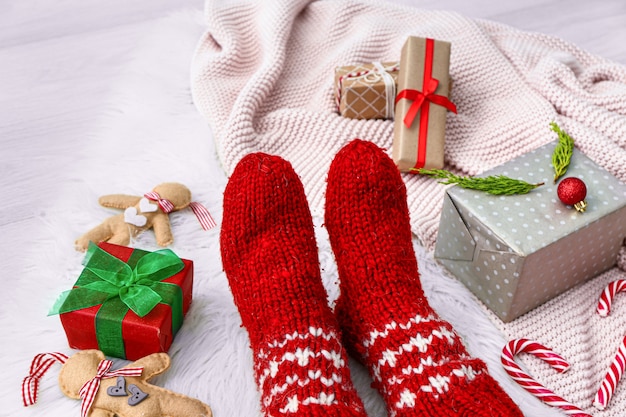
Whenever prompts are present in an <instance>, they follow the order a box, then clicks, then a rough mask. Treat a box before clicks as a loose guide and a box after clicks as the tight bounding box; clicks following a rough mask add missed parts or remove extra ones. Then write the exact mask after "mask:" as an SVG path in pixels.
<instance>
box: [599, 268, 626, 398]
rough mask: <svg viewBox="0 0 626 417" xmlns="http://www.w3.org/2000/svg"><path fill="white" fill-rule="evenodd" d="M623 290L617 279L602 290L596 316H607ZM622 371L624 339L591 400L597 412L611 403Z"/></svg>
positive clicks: (625, 285) (623, 283)
mask: <svg viewBox="0 0 626 417" xmlns="http://www.w3.org/2000/svg"><path fill="white" fill-rule="evenodd" d="M625 290H626V280H623V279H618V280H615V281H613V282H611V283H609V285H607V286H606V288H604V291H602V294H601V295H600V299H599V300H598V307H597V308H596V311H597V312H598V314H599V315H600V316H602V317H606V316H608V315H609V313H610V312H611V305H612V304H613V299H614V298H615V296H616V295H617V294H619V293H620V292H623V291H625ZM624 369H626V337H624V339H623V340H622V343H621V345H620V346H619V348H618V350H617V353H616V354H615V357H614V358H613V362H611V366H610V367H609V370H608V371H607V373H606V375H605V376H604V379H603V380H602V384H601V385H600V388H599V389H598V392H597V393H596V396H595V399H594V400H593V405H594V407H596V408H597V409H598V410H604V409H605V408H606V407H607V405H608V404H609V401H611V397H612V396H613V393H614V392H615V389H616V388H617V384H618V383H619V380H620V379H621V378H622V375H623V374H624Z"/></svg>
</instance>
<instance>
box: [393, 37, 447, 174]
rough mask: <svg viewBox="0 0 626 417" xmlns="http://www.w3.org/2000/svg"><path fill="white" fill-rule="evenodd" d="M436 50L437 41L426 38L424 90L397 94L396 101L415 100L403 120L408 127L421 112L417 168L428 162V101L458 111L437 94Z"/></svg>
mask: <svg viewBox="0 0 626 417" xmlns="http://www.w3.org/2000/svg"><path fill="white" fill-rule="evenodd" d="M434 50H435V41H434V40H433V39H426V55H425V57H424V82H423V83H422V90H424V91H423V92H422V91H418V90H411V89H405V90H402V91H400V92H399V93H398V95H397V96H396V103H398V101H400V100H403V99H406V100H411V101H412V102H413V103H411V106H410V107H409V110H408V111H407V112H406V115H405V116H404V120H403V121H404V124H405V126H406V127H407V128H410V127H411V125H412V124H413V121H414V120H415V118H416V117H417V113H420V122H419V123H420V129H419V141H418V147H417V161H416V163H415V168H422V167H424V165H425V163H426V144H427V143H428V116H429V112H430V111H429V110H430V106H428V105H425V104H428V102H430V103H434V104H438V105H440V106H443V107H445V108H446V109H448V110H450V111H451V112H454V113H456V105H455V104H454V103H453V102H451V101H450V100H449V99H448V98H447V97H445V96H441V95H438V94H435V91H436V90H437V86H438V85H439V80H437V79H436V78H433V77H432V71H433V59H434ZM420 110H421V112H420Z"/></svg>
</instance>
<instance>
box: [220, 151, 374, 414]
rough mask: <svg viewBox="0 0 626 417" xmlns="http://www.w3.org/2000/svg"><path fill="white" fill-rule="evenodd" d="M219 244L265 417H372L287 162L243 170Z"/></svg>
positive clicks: (260, 160)
mask: <svg viewBox="0 0 626 417" xmlns="http://www.w3.org/2000/svg"><path fill="white" fill-rule="evenodd" d="M220 244H221V251H222V260H223V265H224V271H225V272H226V276H227V277H228V282H229V284H230V287H231V290H232V293H233V296H234V299H235V304H236V305H237V307H238V309H239V312H240V314H241V319H242V322H243V325H244V327H245V328H246V329H247V330H248V334H249V336H250V344H251V347H252V351H253V354H254V370H255V377H256V381H257V384H258V386H259V389H260V392H261V401H262V405H261V406H262V409H263V412H264V413H265V415H266V416H281V415H289V416H294V417H298V416H311V417H313V416H331V417H332V416H335V417H339V416H341V417H348V416H355V417H365V416H366V414H365V411H364V408H363V404H362V403H361V400H360V399H359V398H358V396H357V394H356V391H355V390H354V388H353V386H352V381H351V379H350V371H349V368H348V360H347V356H346V352H345V350H344V349H343V347H342V344H341V334H340V331H339V328H338V325H337V320H336V318H335V316H334V315H333V313H332V311H331V310H330V307H329V306H328V300H327V294H326V290H325V289H324V287H323V284H322V279H321V276H320V269H319V258H318V255H317V245H316V243H315V235H314V229H313V222H312V218H311V214H310V212H309V208H308V205H307V201H306V197H305V195H304V190H303V188H302V185H301V183H300V181H299V179H298V177H297V175H296V174H295V173H294V172H293V169H292V167H291V165H290V164H289V163H287V162H285V161H284V160H282V159H280V158H278V157H274V156H269V155H265V154H252V155H249V156H247V157H246V158H244V159H243V160H242V161H241V163H240V164H239V165H238V166H237V167H236V168H235V172H234V173H233V175H232V177H231V178H230V180H229V182H228V185H227V187H226V190H225V192H224V217H223V221H222V231H221V235H220Z"/></svg>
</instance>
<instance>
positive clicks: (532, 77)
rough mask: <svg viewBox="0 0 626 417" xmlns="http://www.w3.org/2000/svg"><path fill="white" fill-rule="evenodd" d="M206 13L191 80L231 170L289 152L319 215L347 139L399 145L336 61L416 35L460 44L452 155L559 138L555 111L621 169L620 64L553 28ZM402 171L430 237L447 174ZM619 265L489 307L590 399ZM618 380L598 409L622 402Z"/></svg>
mask: <svg viewBox="0 0 626 417" xmlns="http://www.w3.org/2000/svg"><path fill="white" fill-rule="evenodd" d="M224 3H228V4H227V5H224ZM206 19H207V22H208V28H209V30H208V32H207V33H206V35H205V36H204V38H203V39H202V41H201V43H200V45H199V47H198V49H197V52H196V57H195V60H194V63H193V68H192V88H193V90H192V91H193V96H194V100H195V102H196V105H197V106H198V108H199V109H200V111H201V112H202V113H203V114H204V115H205V116H206V118H207V119H208V121H209V123H210V125H211V127H212V129H213V132H214V135H215V138H216V140H217V143H218V152H219V157H220V159H221V161H222V163H223V165H224V169H225V170H226V171H227V173H230V172H232V169H233V168H234V166H235V164H236V163H237V162H238V161H239V160H240V159H241V158H242V157H243V156H244V155H246V154H247V153H249V152H253V151H263V152H266V153H270V154H276V155H280V156H282V157H284V158H285V159H287V160H288V161H290V162H291V163H292V164H293V166H294V168H295V170H296V172H298V173H299V174H300V176H301V179H302V182H303V184H304V186H305V190H306V193H307V197H308V199H309V202H310V205H311V210H312V213H313V215H314V216H321V215H322V213H323V206H324V194H323V192H324V189H325V179H326V173H327V170H328V166H329V165H330V162H331V160H332V158H333V156H334V155H335V153H336V152H337V151H338V150H339V149H340V148H341V147H342V146H344V145H345V144H346V143H347V142H349V141H351V140H352V139H354V138H361V139H364V140H369V141H372V142H375V143H377V144H378V145H379V146H381V147H383V148H385V149H387V150H388V151H389V153H391V141H392V136H393V122H392V121H382V120H352V119H347V118H343V117H341V116H340V115H339V114H338V113H337V112H336V109H335V101H334V96H333V74H334V68H335V67H336V66H338V65H347V64H352V63H363V62H372V61H395V60H398V59H399V54H400V48H401V47H402V44H403V43H404V41H405V40H406V38H407V36H409V35H414V36H421V37H431V38H435V39H440V40H446V41H449V42H451V44H452V52H451V63H450V74H451V77H452V80H453V89H452V93H451V100H452V101H453V102H454V103H456V105H457V108H458V114H452V113H449V114H448V119H447V130H446V149H445V158H446V168H447V169H449V170H452V171H455V172H458V173H462V174H468V175H474V174H479V173H481V172H483V171H485V170H487V169H489V168H492V167H494V166H496V165H499V164H501V163H503V162H505V161H508V160H510V159H512V158H513V157H516V156H519V155H521V154H523V153H525V152H527V151H530V150H532V149H534V148H537V147H539V146H540V145H543V144H545V143H548V142H552V141H554V140H555V139H556V137H555V134H554V133H553V132H552V131H551V130H550V127H549V123H550V122H551V121H556V122H557V123H558V124H559V126H561V127H562V128H563V129H564V130H565V131H567V132H568V133H569V134H570V135H571V136H572V137H573V138H574V140H575V143H576V146H577V147H578V149H580V150H581V151H582V152H583V153H585V154H586V155H587V156H589V157H590V158H591V159H593V160H594V161H596V162H597V163H598V164H600V165H602V166H603V167H605V168H606V169H608V170H609V171H610V172H611V173H613V174H614V175H615V176H616V177H618V178H619V179H620V180H621V181H624V182H626V68H624V67H622V66H620V65H618V64H615V63H612V62H609V61H607V60H605V59H602V58H600V57H597V56H594V55H591V54H589V53H587V52H585V51H583V50H580V49H579V48H577V47H576V46H574V45H571V44H568V43H566V42H563V41H561V40H559V39H555V38H552V37H549V36H546V35H542V34H537V33H527V32H522V31H519V30H515V29H513V28H511V27H508V26H504V25H501V24H496V23H493V22H489V21H482V20H472V19H468V18H466V17H463V16H460V15H458V14H454V13H449V12H430V11H422V10H417V9H413V8H407V7H400V6H394V5H390V4H387V3H383V2H376V1H352V0H347V1H307V0H272V1H243V0H242V1H239V2H218V1H215V2H211V1H209V2H208V4H207V8H206ZM404 179H405V183H406V186H407V191H408V198H409V208H410V210H411V215H412V220H411V224H412V229H413V232H414V233H415V234H416V236H417V238H418V239H419V240H420V242H421V243H422V244H423V245H424V246H425V247H426V248H427V249H429V250H432V249H433V248H434V244H435V238H436V234H437V228H438V222H439V216H440V212H441V205H442V198H443V195H444V192H445V187H444V186H442V185H440V184H438V183H437V182H436V181H433V180H431V179H429V178H425V177H420V176H415V175H405V177H404ZM374 221H375V220H374ZM622 258H626V256H623V257H622ZM622 268H623V264H622ZM620 276H621V277H622V278H626V276H624V273H623V272H622V271H620V269H618V268H614V269H613V270H611V271H609V272H608V273H606V274H604V275H603V276H601V277H599V278H598V279H596V280H592V281H591V282H590V283H588V284H586V285H583V286H581V287H579V288H577V289H575V290H573V291H570V292H568V293H567V294H565V295H564V296H562V297H560V298H557V299H556V300H553V301H552V302H550V303H548V304H546V305H545V306H543V307H541V308H539V309H536V310H535V311H533V312H531V313H529V314H527V315H526V316H524V317H522V318H520V319H518V320H516V321H514V322H513V323H510V324H506V325H505V324H502V323H501V322H499V321H498V319H497V318H495V316H494V317H493V320H494V322H496V324H497V325H498V326H499V327H500V328H501V329H502V331H503V332H504V333H505V334H506V336H507V337H511V338H513V337H527V338H535V339H537V340H539V341H540V342H542V343H544V344H546V345H549V346H551V347H552V348H553V349H555V350H557V351H558V352H559V353H561V354H562V355H563V356H565V357H566V358H567V359H568V360H569V361H570V362H571V363H572V369H571V370H570V371H569V372H568V373H567V374H565V375H558V376H555V375H554V371H552V370H550V369H549V368H547V366H544V365H545V364H543V363H539V361H532V360H529V361H527V363H528V367H529V370H530V372H531V373H532V374H533V375H535V376H536V378H537V379H538V380H540V381H542V382H544V383H545V384H546V385H548V386H549V387H550V388H551V389H553V390H555V391H557V392H558V393H559V394H561V395H563V396H564V397H565V398H567V399H569V400H570V401H572V402H574V403H576V404H577V405H578V406H579V407H582V408H585V409H587V411H589V412H591V411H592V410H593V408H592V407H591V402H592V400H593V396H594V394H595V390H596V389H597V387H598V386H599V381H600V380H601V379H602V378H603V377H604V372H605V371H606V369H607V368H608V364H609V363H610V362H611V360H612V358H613V356H614V354H615V351H616V348H617V344H618V341H619V340H621V337H622V336H623V332H624V328H623V323H624V319H625V318H626V309H625V308H622V309H618V308H616V309H615V312H614V313H613V314H612V316H611V319H610V320H608V319H607V320H604V321H603V322H602V323H601V324H602V327H600V323H595V322H594V321H593V320H595V317H594V312H593V304H594V303H595V299H596V295H597V294H598V289H600V290H601V288H602V287H603V285H604V284H605V283H607V282H609V281H610V280H612V279H615V278H616V277H620ZM620 310H622V311H624V312H623V313H619V311H620ZM590 319H593V320H591V321H589V320H590ZM622 386H623V389H622V390H621V388H618V392H617V393H616V396H615V397H614V399H613V401H612V403H611V407H610V408H609V409H608V410H607V411H604V412H602V413H597V414H595V415H602V416H605V415H606V416H617V415H618V414H619V413H618V411H620V410H624V409H626V383H625V384H622V385H621V386H620V387H622ZM620 390H621V395H620Z"/></svg>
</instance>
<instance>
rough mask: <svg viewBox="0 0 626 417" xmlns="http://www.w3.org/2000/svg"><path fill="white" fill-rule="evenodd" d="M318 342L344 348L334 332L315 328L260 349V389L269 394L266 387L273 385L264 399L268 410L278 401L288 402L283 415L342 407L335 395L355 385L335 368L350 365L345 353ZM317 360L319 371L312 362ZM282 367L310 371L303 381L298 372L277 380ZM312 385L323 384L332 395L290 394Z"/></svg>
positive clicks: (258, 356) (286, 336) (288, 335)
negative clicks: (312, 408)
mask: <svg viewBox="0 0 626 417" xmlns="http://www.w3.org/2000/svg"><path fill="white" fill-rule="evenodd" d="M315 339H320V340H322V341H325V342H329V341H333V342H334V343H333V344H334V345H336V346H341V345H340V342H339V339H338V338H337V335H336V334H335V333H334V332H329V333H326V332H324V330H323V329H321V328H315V327H311V328H309V331H308V332H306V333H298V332H293V333H289V334H286V335H285V337H284V338H282V339H281V340H275V341H273V342H271V343H268V345H267V347H266V348H265V349H260V350H259V352H258V353H257V361H255V363H256V365H255V371H256V375H257V379H258V381H257V382H258V386H259V387H260V388H261V390H262V391H263V392H265V384H266V383H268V384H271V388H270V393H269V395H267V396H265V397H264V398H263V402H264V405H265V406H266V407H269V406H270V405H271V404H272V402H273V401H274V400H275V399H277V398H278V400H279V401H283V402H284V406H283V407H282V408H281V412H283V413H290V412H296V411H297V410H298V407H300V406H301V405H302V406H306V405H309V404H321V405H336V404H338V402H337V400H336V399H335V395H334V394H333V392H336V391H339V390H345V389H347V386H349V384H351V382H350V381H343V380H342V377H341V375H339V374H338V373H337V372H334V371H333V369H340V368H344V367H346V366H347V364H346V362H345V360H344V359H343V357H342V353H341V352H337V351H335V350H327V349H323V348H322V347H321V346H327V345H328V343H318V342H316V340H315ZM293 342H296V343H295V344H294V343H293ZM301 342H304V343H301ZM290 348H294V349H290ZM314 359H318V360H320V362H319V364H320V366H319V367H317V368H316V367H314V366H313V365H312V363H311V361H312V360H314ZM282 366H287V367H288V368H289V369H293V367H294V366H298V367H302V368H304V369H307V372H306V377H304V378H303V377H301V376H298V374H297V373H294V374H293V375H287V376H286V377H285V378H284V379H280V378H277V374H278V372H279V369H280V368H281V367H282ZM299 374H302V372H299ZM312 382H319V383H320V384H321V385H320V386H322V387H326V388H328V392H323V391H322V392H319V393H316V395H315V396H309V397H305V398H298V396H297V394H294V395H289V393H293V392H294V390H295V388H297V387H306V386H308V385H310V384H311V383H312ZM338 387H339V388H338ZM295 391H297V390H295Z"/></svg>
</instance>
